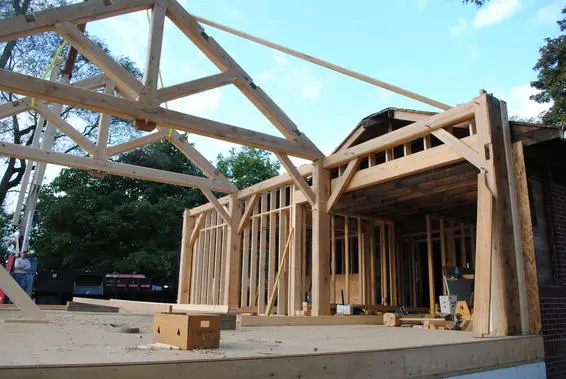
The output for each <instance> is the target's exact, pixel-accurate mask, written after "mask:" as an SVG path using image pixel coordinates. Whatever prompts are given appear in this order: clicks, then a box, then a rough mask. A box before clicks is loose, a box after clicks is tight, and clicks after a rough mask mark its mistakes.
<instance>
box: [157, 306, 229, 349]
mask: <svg viewBox="0 0 566 379" xmlns="http://www.w3.org/2000/svg"><path fill="white" fill-rule="evenodd" d="M152 332H153V342H154V343H156V342H159V343H164V344H168V345H173V346H177V347H179V348H180V349H183V350H192V349H216V348H218V346H219V345H220V316H219V315H210V314H186V313H156V314H155V316H153V327H152Z"/></svg>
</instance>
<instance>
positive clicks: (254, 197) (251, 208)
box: [238, 193, 259, 234]
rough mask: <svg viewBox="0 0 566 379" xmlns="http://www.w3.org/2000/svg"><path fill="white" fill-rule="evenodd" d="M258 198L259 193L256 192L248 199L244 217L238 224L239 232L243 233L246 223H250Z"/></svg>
mask: <svg viewBox="0 0 566 379" xmlns="http://www.w3.org/2000/svg"><path fill="white" fill-rule="evenodd" d="M258 199H259V195H258V194H257V193H254V194H253V195H252V197H251V198H250V200H249V201H248V204H247V205H246V208H245V209H244V215H243V216H242V219H241V220H240V223H239V224H238V234H242V232H243V231H244V228H245V227H246V224H247V223H248V221H249V219H250V217H251V216H252V213H253V211H254V208H255V205H256V203H257V200H258Z"/></svg>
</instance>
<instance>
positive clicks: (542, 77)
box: [531, 8, 566, 124]
mask: <svg viewBox="0 0 566 379" xmlns="http://www.w3.org/2000/svg"><path fill="white" fill-rule="evenodd" d="M562 14H563V15H566V8H564V9H562ZM558 25H559V26H560V31H561V32H562V34H561V35H560V36H558V37H556V38H546V39H545V41H546V45H544V46H543V47H541V48H540V58H539V60H538V62H537V64H536V65H535V67H534V70H535V71H538V77H537V80H535V81H534V82H531V86H533V87H534V88H536V89H538V90H540V91H541V92H540V93H538V94H536V95H533V96H531V99H533V100H535V101H536V102H538V103H550V102H552V103H553V104H552V106H551V107H550V109H549V110H548V111H547V112H545V113H544V114H543V116H542V119H543V121H544V122H547V123H550V124H566V65H565V64H566V34H564V31H565V30H566V16H565V17H563V18H562V20H560V21H558Z"/></svg>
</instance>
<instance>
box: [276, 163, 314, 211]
mask: <svg viewBox="0 0 566 379" xmlns="http://www.w3.org/2000/svg"><path fill="white" fill-rule="evenodd" d="M275 156H276V157H277V159H279V162H281V164H282V165H283V167H285V170H287V173H288V174H289V176H291V178H293V182H295V185H296V186H297V187H299V188H300V189H301V191H302V192H303V194H304V195H305V197H306V198H307V200H308V202H309V203H310V204H311V205H313V204H314V201H315V200H314V198H315V196H314V193H313V191H312V190H311V187H310V186H309V185H308V183H307V181H306V180H305V178H303V177H302V176H301V174H300V173H299V171H298V170H297V168H296V167H295V165H294V164H293V162H291V160H290V159H289V157H288V156H286V155H283V154H279V153H275Z"/></svg>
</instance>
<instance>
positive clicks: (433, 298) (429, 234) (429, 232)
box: [426, 214, 436, 315]
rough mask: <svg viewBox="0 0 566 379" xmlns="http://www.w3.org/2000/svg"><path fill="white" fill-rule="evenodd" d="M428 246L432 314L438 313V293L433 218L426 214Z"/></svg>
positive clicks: (429, 293)
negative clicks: (435, 275)
mask: <svg viewBox="0 0 566 379" xmlns="http://www.w3.org/2000/svg"><path fill="white" fill-rule="evenodd" d="M426 248H427V257H428V261H427V263H428V295H429V298H430V314H431V315H435V314H436V294H435V289H434V259H433V258H434V257H433V251H432V219H431V217H430V215H429V214H427V215H426Z"/></svg>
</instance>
